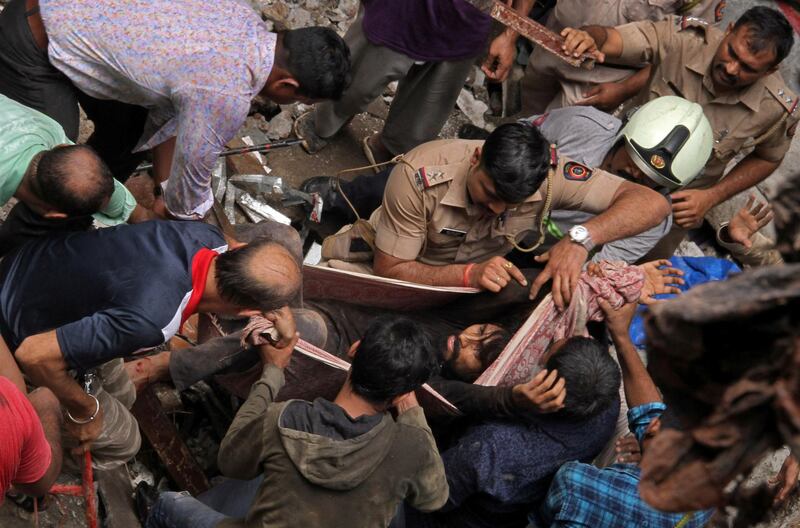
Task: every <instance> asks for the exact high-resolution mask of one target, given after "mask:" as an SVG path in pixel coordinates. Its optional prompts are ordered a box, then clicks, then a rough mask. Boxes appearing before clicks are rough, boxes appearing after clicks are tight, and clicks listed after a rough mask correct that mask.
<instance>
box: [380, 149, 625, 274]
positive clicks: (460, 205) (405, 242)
mask: <svg viewBox="0 0 800 528" xmlns="http://www.w3.org/2000/svg"><path fill="white" fill-rule="evenodd" d="M482 146H483V141H469V140H459V139H450V140H439V141H431V142H429V143H425V144H423V145H420V146H419V147H417V148H415V149H413V150H412V151H411V152H409V153H408V154H406V156H405V158H404V159H405V161H406V162H407V163H408V165H406V164H405V163H401V164H398V165H397V166H396V167H395V168H394V169H393V171H392V174H391V176H390V177H389V181H388V183H387V185H386V190H385V192H384V198H383V205H382V206H381V207H380V208H378V209H377V210H376V211H375V212H374V213H373V214H372V216H371V218H370V222H371V223H372V225H373V226H375V229H376V236H375V246H376V247H377V248H378V249H380V250H381V251H383V252H384V253H386V254H388V255H391V256H393V257H395V258H398V259H402V260H418V261H420V262H422V263H425V264H430V265H447V264H455V263H465V262H482V261H485V260H487V259H489V258H491V257H494V256H502V255H506V254H507V253H509V252H510V251H511V250H512V248H513V244H512V242H511V241H512V240H513V241H514V242H517V243H518V242H520V241H521V240H522V239H523V238H524V237H525V236H526V235H529V234H531V233H538V232H539V223H540V219H541V215H542V214H546V212H545V211H544V207H545V198H546V194H547V184H543V185H542V187H540V189H539V190H538V191H536V192H535V193H534V194H533V195H532V196H530V197H529V198H528V199H526V200H525V201H524V202H523V203H521V204H519V205H517V206H514V207H511V208H509V209H508V210H507V211H506V212H505V213H503V214H502V215H500V216H496V215H494V214H491V213H489V212H488V211H487V210H486V209H484V208H483V207H480V206H478V205H475V204H472V203H471V202H470V198H469V194H468V192H467V176H468V174H469V172H470V158H471V157H472V155H473V153H474V152H475V149H476V148H481V147H482ZM551 170H552V177H551V178H550V180H551V182H552V186H553V189H552V205H551V208H552V209H573V210H580V211H585V212H588V213H594V214H600V213H602V212H603V211H605V210H606V209H608V207H609V206H610V205H611V202H612V201H613V198H614V194H615V193H616V192H617V189H618V188H619V186H620V185H621V184H622V182H623V181H624V180H622V179H620V178H618V177H616V176H614V175H612V174H609V173H608V172H605V171H602V170H599V169H591V168H589V167H586V166H585V165H582V164H580V163H576V162H573V161H570V160H569V159H566V158H560V159H559V160H558V163H557V165H556V166H555V167H554V168H553V169H551Z"/></svg>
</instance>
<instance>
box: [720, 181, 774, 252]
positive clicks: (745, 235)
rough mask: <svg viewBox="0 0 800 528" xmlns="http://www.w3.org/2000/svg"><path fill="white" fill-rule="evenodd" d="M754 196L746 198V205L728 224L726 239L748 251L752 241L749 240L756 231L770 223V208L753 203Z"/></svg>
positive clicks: (769, 206) (764, 204)
mask: <svg viewBox="0 0 800 528" xmlns="http://www.w3.org/2000/svg"><path fill="white" fill-rule="evenodd" d="M755 200H756V197H755V195H752V194H751V195H750V196H749V197H748V198H747V203H746V204H745V205H744V207H742V208H741V209H739V210H738V211H737V212H736V215H734V217H733V218H731V221H730V223H729V224H728V237H729V238H730V239H731V240H732V241H733V242H736V243H737V244H741V245H743V246H744V247H745V248H747V249H750V247H752V245H753V241H752V240H751V239H750V237H752V236H753V235H754V234H755V233H756V231H758V230H759V229H761V228H762V227H764V226H765V225H767V224H768V223H770V222H771V221H772V217H773V214H772V206H771V205H769V204H768V203H766V202H764V203H758V204H755V206H754V205H753V203H754V202H755Z"/></svg>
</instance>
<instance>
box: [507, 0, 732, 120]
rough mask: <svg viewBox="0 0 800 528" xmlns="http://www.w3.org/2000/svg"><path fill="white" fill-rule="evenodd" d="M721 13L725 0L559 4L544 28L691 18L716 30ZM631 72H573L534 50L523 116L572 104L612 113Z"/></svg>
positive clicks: (599, 68) (567, 0) (576, 0)
mask: <svg viewBox="0 0 800 528" xmlns="http://www.w3.org/2000/svg"><path fill="white" fill-rule="evenodd" d="M724 9H725V0H699V1H698V0H695V1H686V0H666V1H662V2H652V1H648V0H601V1H599V2H598V0H559V1H558V2H557V3H556V5H555V7H554V8H553V10H552V11H551V12H550V14H549V15H548V18H547V21H546V22H545V25H546V26H547V27H548V29H551V30H553V31H555V32H556V33H558V32H560V31H561V30H563V29H564V28H566V27H581V26H585V25H588V24H596V25H601V26H619V25H621V24H627V23H628V22H637V21H639V20H652V21H658V20H663V19H664V18H666V17H667V16H669V15H671V14H678V15H691V16H694V17H697V18H700V19H703V20H706V21H708V22H710V23H712V24H714V23H717V22H719V21H720V20H722V15H723V11H724ZM635 72H636V69H635V68H620V67H611V66H603V65H596V66H595V67H594V68H593V69H591V70H587V69H584V68H575V67H573V66H571V65H569V64H567V63H566V62H564V61H562V60H560V59H559V58H558V57H556V56H555V55H553V54H552V53H548V52H547V51H545V50H544V49H542V48H541V47H539V46H537V47H535V48H534V49H533V52H532V53H531V55H530V57H529V58H528V67H527V68H526V70H525V77H523V78H522V93H523V95H522V108H523V111H524V112H525V113H524V114H523V115H531V114H541V113H544V112H546V111H547V110H552V109H554V108H562V107H566V106H572V105H576V104H577V105H591V106H594V107H597V108H600V109H601V110H609V111H610V110H613V109H614V108H613V107H609V105H610V104H613V103H614V102H616V100H617V99H618V98H619V96H618V95H617V92H618V91H619V90H622V89H624V85H623V84H622V83H620V82H619V81H622V80H624V79H627V78H628V77H630V76H631V75H632V74H633V73H635ZM631 95H635V94H631ZM625 99H627V97H625Z"/></svg>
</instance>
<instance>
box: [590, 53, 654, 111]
mask: <svg viewBox="0 0 800 528" xmlns="http://www.w3.org/2000/svg"><path fill="white" fill-rule="evenodd" d="M652 68H653V67H652V65H650V64H648V65H647V66H645V67H644V68H642V69H640V70H639V71H637V72H636V73H634V74H633V75H631V76H630V77H628V78H627V79H625V80H622V81H620V82H608V83H602V84H598V85H596V86H593V87H592V88H590V89H589V90H587V91H586V93H584V98H583V99H581V100H580V101H577V102H576V103H575V104H576V105H579V106H594V107H596V108H599V109H600V110H606V111H611V110H615V109H616V108H617V107H618V106H619V105H621V104H622V103H624V102H625V101H627V100H628V99H630V98H632V97H635V96H637V95H639V93H640V92H641V91H642V90H643V89H644V87H645V86H647V81H648V80H649V79H650V71H651V70H652Z"/></svg>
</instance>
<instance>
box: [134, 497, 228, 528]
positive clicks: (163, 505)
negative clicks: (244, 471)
mask: <svg viewBox="0 0 800 528" xmlns="http://www.w3.org/2000/svg"><path fill="white" fill-rule="evenodd" d="M227 518H228V516H227V515H224V514H222V513H220V512H218V511H216V510H214V509H213V508H209V507H208V506H206V505H205V504H203V503H202V502H200V501H199V500H198V499H196V498H194V497H192V495H191V494H190V493H189V492H188V491H181V492H175V491H167V492H164V493H162V494H161V495H159V496H158V500H157V501H156V502H155V504H153V508H152V509H151V510H150V514H149V515H148V516H147V522H145V525H144V526H145V528H214V527H215V526H217V524H219V523H220V522H221V521H223V520H225V519H227Z"/></svg>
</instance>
